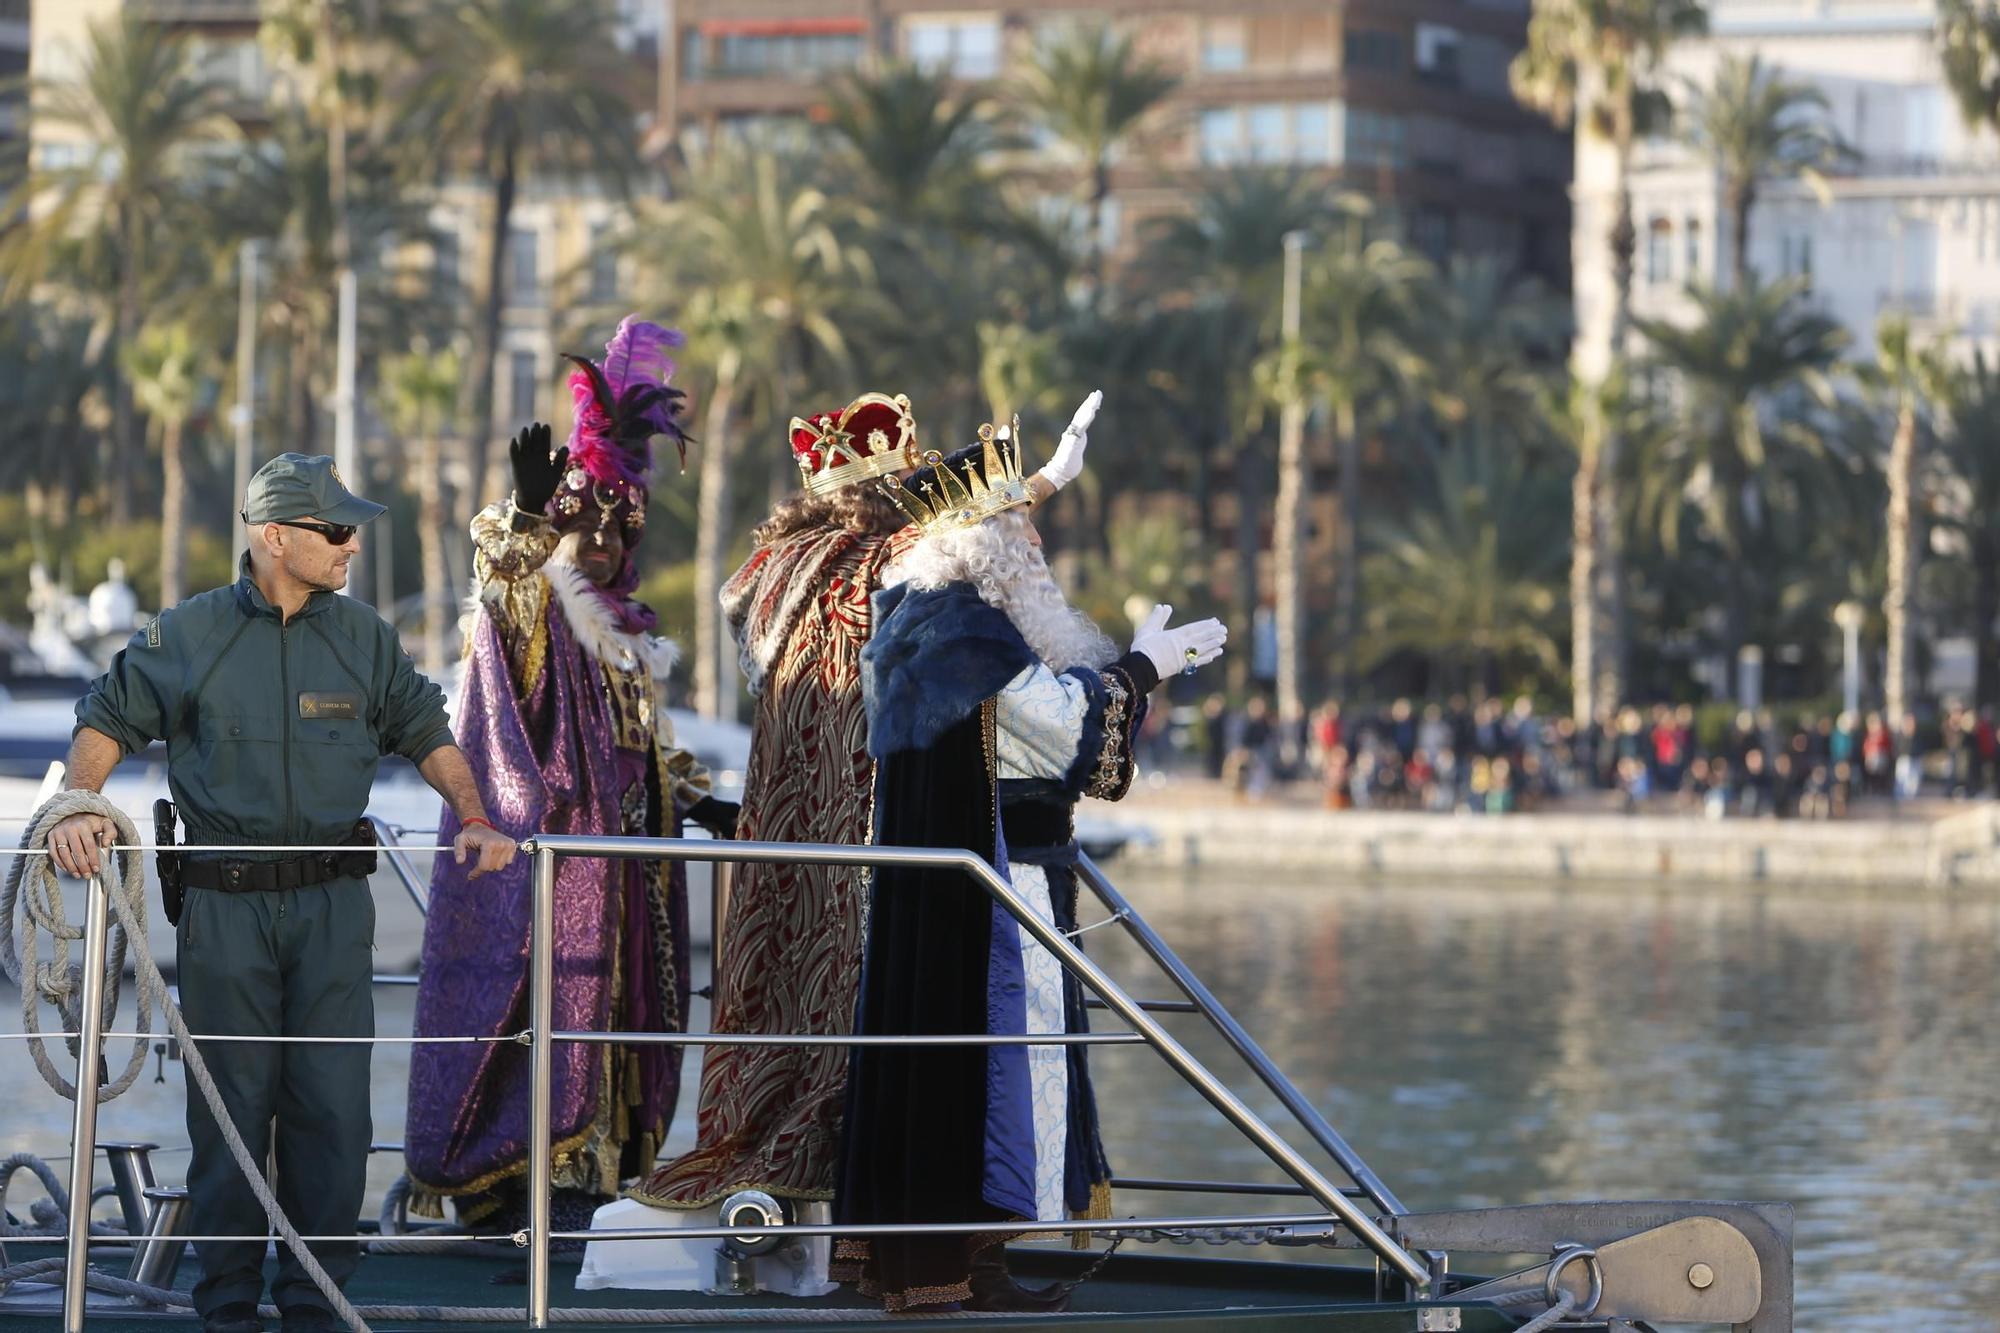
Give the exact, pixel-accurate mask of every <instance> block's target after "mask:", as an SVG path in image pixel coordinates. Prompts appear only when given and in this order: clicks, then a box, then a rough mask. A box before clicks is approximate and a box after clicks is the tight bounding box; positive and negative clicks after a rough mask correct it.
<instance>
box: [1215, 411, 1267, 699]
mask: <svg viewBox="0 0 2000 1333" xmlns="http://www.w3.org/2000/svg"><path fill="white" fill-rule="evenodd" d="M1235 446H1236V450H1235V451H1236V623H1237V624H1238V625H1239V626H1240V627H1241V629H1242V632H1243V634H1244V636H1245V640H1246V643H1245V647H1244V650H1243V651H1242V652H1237V653H1230V654H1228V655H1227V656H1226V657H1225V658H1224V659H1223V660H1224V661H1226V662H1227V663H1228V664H1229V689H1230V691H1231V693H1234V694H1241V693H1242V692H1243V691H1244V690H1246V689H1247V688H1249V685H1250V673H1251V667H1252V665H1253V663H1254V662H1255V660H1256V656H1257V635H1256V625H1257V607H1258V597H1257V586H1258V580H1257V557H1258V553H1259V552H1260V551H1261V550H1262V549H1263V540H1262V537H1263V533H1262V530H1261V525H1260V524H1259V522H1258V515H1259V514H1260V513H1261V512H1262V511H1263V505H1262V503H1261V500H1262V498H1263V497H1262V495H1261V494H1260V492H1261V491H1262V489H1263V488H1262V486H1260V485H1259V482H1260V481H1261V480H1262V474H1261V472H1260V471H1259V468H1258V460H1257V452H1258V451H1257V449H1256V448H1255V441H1252V440H1247V439H1238V440H1236V441H1235Z"/></svg>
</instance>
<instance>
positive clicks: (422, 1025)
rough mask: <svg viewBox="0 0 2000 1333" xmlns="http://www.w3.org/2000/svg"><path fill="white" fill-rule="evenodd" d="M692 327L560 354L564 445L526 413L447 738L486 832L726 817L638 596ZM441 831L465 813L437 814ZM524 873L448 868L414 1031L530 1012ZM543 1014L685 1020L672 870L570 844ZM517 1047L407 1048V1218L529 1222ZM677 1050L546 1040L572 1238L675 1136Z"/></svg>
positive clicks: (503, 1023) (492, 518) (490, 535)
mask: <svg viewBox="0 0 2000 1333" xmlns="http://www.w3.org/2000/svg"><path fill="white" fill-rule="evenodd" d="M680 342H681V336H680V334H678V333H677V332H674V331H673V330H670V329H665V328H662V327H660V326H659V325H657V324H652V323H648V322H645V321H643V320H640V319H638V318H636V317H630V318H627V319H626V320H625V321H624V322H623V323H621V324H620V325H619V326H618V331H617V332H616V333H615V334H614V335H613V336H612V338H611V341H610V342H609V343H608V344H606V346H605V355H604V360H603V361H602V362H601V363H593V362H591V361H589V360H586V359H585V358H582V357H570V358H569V360H571V361H572V362H574V363H575V366H576V369H575V370H574V371H573V372H572V373H571V375H570V381H569V382H570V391H571V395H572V397H573V398H574V400H575V405H576V409H575V410H576V417H575V425H574V428H573V429H572V431H571V433H570V437H569V443H568V445H567V446H566V447H565V448H564V449H562V450H559V451H555V452H554V453H553V454H552V453H551V451H550V447H549V445H550V433H549V428H548V427H547V426H544V425H541V424H539V423H537V424H535V425H533V426H530V427H529V428H528V429H526V430H523V431H522V432H521V434H520V436H519V438H517V439H516V440H515V441H514V444H513V446H512V449H511V453H512V461H513V465H514V494H513V496H512V498H511V499H510V500H507V501H502V502H500V503H497V504H494V505H490V506H488V507H487V508H486V509H485V510H483V511H482V512H481V513H480V514H479V515H478V516H477V517H476V518H474V520H473V524H472V539H473V545H474V548H475V555H474V559H475V569H476V573H477V586H476V589H475V599H476V600H475V606H474V609H473V611H472V613H471V616H470V621H469V624H468V625H467V633H466V641H467V651H468V660H467V663H466V672H465V691H464V698H463V700H462V702H461V704H460V707H459V710H458V718H457V727H458V735H459V739H460V743H461V744H462V745H463V746H464V747H465V749H466V752H467V753H468V754H470V755H471V756H472V761H473V769H474V772H475V773H476V775H477V777H478V780H479V786H480V789H481V790H482V791H484V792H485V793H486V794H487V797H488V801H489V804H490V806H491V808H492V814H493V821H494V823H496V824H497V825H499V827H500V828H501V829H502V830H504V831H507V832H509V833H512V834H513V835H515V836H517V837H526V836H529V835H530V834H532V833H535V832H548V833H564V834H579V835H585V836H597V837H604V836H637V837H668V836H679V833H680V829H681V822H682V820H683V819H684V818H686V819H692V820H694V821H696V822H698V823H702V824H704V825H707V826H708V827H711V828H713V829H718V830H721V831H723V832H724V833H726V832H727V830H728V829H729V827H730V825H731V823H732V822H733V820H734V815H735V807H734V806H733V805H730V804H728V803H726V802H721V801H717V800H715V799H714V798H713V797H711V796H710V795H709V775H708V772H707V770H706V769H704V768H703V767H702V765H701V764H700V763H699V762H698V761H697V760H696V759H695V758H694V756H693V755H691V754H689V753H688V752H687V751H685V750H683V749H681V748H680V747H679V746H677V745H676V744H675V743H674V736H673V728H672V726H671V725H670V723H669V721H668V717H667V712H666V707H665V701H664V697H663V687H664V685H665V681H666V676H667V673H668V671H669V670H670V669H671V668H672V666H673V665H674V662H675V660H676V657H677V654H676V651H675V649H674V646H673V644H671V643H670V642H668V641H667V640H665V639H662V638H659V637H657V636H656V635H655V634H654V633H653V629H654V626H655V624H656V617H655V616H654V613H653V612H652V610H651V609H649V608H648V607H646V606H645V605H643V604H642V603H640V602H639V601H637V600H636V599H635V597H634V595H633V594H634V590H635V589H636V588H637V586H638V580H639V575H638V570H637V567H636V566H635V564H634V562H633V558H632V552H633V549H634V548H635V547H636V546H637V545H638V544H639V541H640V539H641V538H642V537H643V536H644V535H645V527H646V499H647V482H648V478H649V476H650V474H651V471H652V448H651V440H652V437H654V436H656V435H664V436H667V437H668V438H670V439H672V440H673V441H674V442H675V444H676V445H677V446H679V447H680V448H681V449H682V450H685V446H686V437H685V436H684V434H683V433H682V430H681V426H680V420H679V416H680V399H681V394H680V391H679V390H677V389H674V388H671V387H670V386H669V385H668V383H667V381H668V378H669V377H670V376H671V375H672V373H673V361H672V359H671V357H670V355H669V353H670V351H671V349H672V348H674V347H676V346H678V345H679V344H680ZM444 822H445V832H446V833H449V832H450V831H451V829H452V827H453V824H454V821H453V820H452V818H451V817H450V814H449V812H447V815H446V818H445V821H444ZM530 869H531V867H530V866H529V865H528V863H527V862H525V861H523V862H522V863H521V864H519V865H517V866H515V867H514V868H512V869H511V870H510V871H509V872H507V873H506V874H503V875H501V876H498V877H497V878H496V879H495V880H489V881H485V882H482V883H480V884H478V885H473V884H470V883H468V882H467V881H466V879H465V877H464V875H463V874H461V873H460V871H459V868H458V867H456V866H454V865H452V864H450V863H448V862H440V863H439V865H438V867H437V869H436V870H435V872H434V873H433V875H432V879H431V907H430V914H429V917H428V918H427V920H426V922H425V927H424V947H423V971H422V981H421V982H420V983H419V985H418V989H417V1006H416V1033H417V1035H418V1036H420V1037H422V1036H433V1035H437V1036H446V1035H474V1036H498V1035H502V1034H506V1033H513V1032H518V1031H520V1030H521V1029H522V1028H523V1027H524V1026H525V1025H526V1005H527V998H528V975H527V959H528V944H529V925H530V922H529V912H530V903H531V899H532V893H531V886H530V874H529V872H530ZM555 898H556V905H555V922H556V930H555V940H554V942H553V948H554V952H555V973H556V993H555V1021H556V1026H557V1028H558V1029H560V1030H564V1031H582V1030H595V1031H621V1032H674V1031H684V1030H685V1028H686V1018H687V1007H688V938H687V889H686V877H685V871H684V869H683V867H682V866H681V865H680V864H679V863H674V864H673V865H671V866H668V865H666V864H664V863H659V862H650V861H639V860H623V859H621V860H610V859H600V858H589V857H565V858H563V859H562V860H560V861H559V862H557V867H556V885H555ZM528 1057H529V1052H528V1051H527V1050H525V1049H524V1048H522V1047H520V1046H518V1045H516V1044H514V1043H511V1042H499V1043H493V1042H481V1043H474V1044H463V1043H459V1044H434V1045H419V1046H417V1047H416V1048H415V1050H414V1051H413V1052H412V1057H411V1061H410V1096H409V1122H408V1129H407V1132H406V1145H405V1148H404V1156H405V1159H406V1161H407V1163H408V1166H409V1173H410V1179H411V1185H412V1194H411V1201H412V1205H413V1207H416V1208H418V1209H420V1210H424V1211H433V1212H435V1211H438V1210H439V1207H440V1202H441V1200H442V1199H443V1198H446V1197H449V1198H451V1199H453V1200H454V1201H455V1207H456V1211H457V1214H458V1217H459V1219H460V1221H461V1222H464V1223H468V1224H479V1225H486V1226H499V1227H500V1228H502V1229H503V1230H504V1229H509V1228H516V1227H518V1226H520V1225H522V1224H523V1222H524V1219H525V1217H526V1214H527V1194H526V1180H525V1175H526V1171H527V1165H528V1148H529V1144H528V1138H529V1135H528V1102H529V1096H528V1091H529V1089H528V1071H529V1058H528ZM679 1087H680V1050H679V1048H678V1047H670V1046H663V1045H636V1046H613V1045H605V1044H599V1043H589V1042H561V1043H558V1044H557V1046H556V1050H555V1078H554V1083H553V1086H552V1090H551V1102H552V1106H553V1110H554V1122H553V1131H554V1143H553V1145H552V1148H553V1152H554V1163H555V1180H554V1181H553V1186H554V1189H555V1206H556V1221H557V1225H558V1226H559V1227H563V1228H566V1229H574V1230H580V1229H582V1228H583V1227H585V1226H587V1225H588V1223H589V1219H590V1215H591V1212H592V1211H594V1210H595V1208H596V1207H597V1206H598V1205H600V1204H602V1203H605V1202H607V1201H608V1200H609V1199H611V1198H612V1197H614V1196H615V1195H616V1194H617V1192H618V1188H619V1184H620V1182H621V1181H624V1180H628V1179H630V1178H632V1177H634V1176H638V1175H643V1174H644V1173H645V1172H647V1171H649V1170H651V1169H652V1166H653V1160H654V1158H655V1156H656V1155H657V1154H658V1151H659V1146H660V1144H661V1142H662V1141H663V1140H664V1138H665V1136H666V1132H667V1122H668V1119H669V1117H670V1116H671V1115H672V1113H673V1108H674V1101H675V1098H676V1096H677V1095H678V1092H679Z"/></svg>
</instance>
